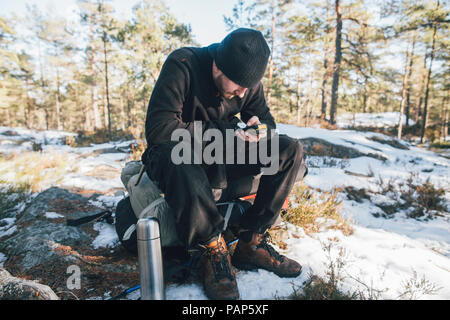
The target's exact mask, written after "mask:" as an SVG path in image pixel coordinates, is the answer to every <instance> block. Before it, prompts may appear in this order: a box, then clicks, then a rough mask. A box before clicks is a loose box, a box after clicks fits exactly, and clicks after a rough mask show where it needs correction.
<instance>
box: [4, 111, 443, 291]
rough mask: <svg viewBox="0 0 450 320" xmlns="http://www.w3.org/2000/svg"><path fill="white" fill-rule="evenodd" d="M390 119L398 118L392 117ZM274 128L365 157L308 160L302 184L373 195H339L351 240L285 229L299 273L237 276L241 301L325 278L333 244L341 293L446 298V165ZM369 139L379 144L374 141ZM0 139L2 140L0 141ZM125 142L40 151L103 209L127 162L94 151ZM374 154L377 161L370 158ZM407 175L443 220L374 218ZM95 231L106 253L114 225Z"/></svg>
mask: <svg viewBox="0 0 450 320" xmlns="http://www.w3.org/2000/svg"><path fill="white" fill-rule="evenodd" d="M391 118H392V119H398V117H396V116H395V115H393V116H392V117H391ZM375 119H378V118H375ZM388 119H389V117H388ZM378 120H379V119H378ZM378 120H377V121H378ZM395 121H397V120H395ZM395 121H394V123H395ZM278 128H279V131H280V133H285V134H288V135H290V136H292V137H296V138H308V137H314V138H320V139H323V140H326V141H328V142H330V143H333V144H338V145H342V146H346V147H351V148H354V149H357V150H358V151H359V152H361V153H362V154H364V155H365V156H361V157H358V158H353V159H336V158H334V159H333V158H329V157H316V156H309V157H308V158H307V162H308V167H309V174H308V176H307V177H306V178H305V180H304V182H305V183H306V184H307V185H308V186H310V187H312V188H316V189H320V190H321V191H329V190H332V189H334V188H337V187H346V186H351V187H354V188H364V189H366V190H370V191H371V192H373V194H374V196H373V197H372V198H371V200H370V201H369V200H367V199H366V200H363V201H362V202H356V201H353V200H349V199H347V198H346V197H345V195H343V196H342V200H343V204H342V210H341V214H342V215H343V216H344V217H345V218H348V219H350V220H351V221H352V226H353V229H354V233H353V234H352V235H350V236H344V235H343V234H342V233H341V232H340V231H336V230H326V229H324V230H322V231H321V232H319V233H315V234H312V235H306V234H305V233H304V232H303V230H302V229H301V228H300V227H297V226H294V225H291V224H285V226H286V228H287V230H288V235H289V237H288V238H287V239H285V240H283V241H285V242H286V244H287V249H286V250H281V249H280V252H281V253H283V254H285V255H287V256H289V257H290V258H293V259H296V260H298V261H299V262H300V263H301V264H302V265H303V270H304V271H303V272H302V274H301V275H300V276H298V277H297V278H294V279H282V278H279V277H278V276H276V275H274V274H272V273H270V272H266V271H264V270H259V271H240V272H238V274H237V282H238V286H239V291H240V294H241V298H242V299H255V300H260V299H273V298H284V297H287V296H289V295H290V294H291V293H292V292H293V288H297V289H298V288H300V287H301V286H302V285H304V283H305V281H306V280H307V279H308V277H309V275H310V274H315V275H318V276H322V277H325V276H326V272H327V263H328V262H329V259H330V257H329V256H328V255H327V251H326V250H325V248H326V245H327V244H329V243H331V244H332V246H331V251H330V254H331V255H332V257H334V258H337V256H338V252H339V251H340V250H343V251H342V252H344V253H345V254H344V257H345V261H346V266H345V269H344V271H345V274H344V276H345V280H344V281H343V284H342V290H343V291H350V292H355V290H356V289H359V290H360V291H367V288H371V289H373V290H375V291H376V292H378V291H379V292H381V293H380V298H383V299H398V298H405V297H400V293H401V292H403V291H404V289H405V286H406V285H407V284H408V283H412V282H414V281H415V283H418V282H420V280H423V281H425V280H426V281H429V282H430V283H433V284H435V285H436V286H437V287H440V290H439V291H438V292H437V293H436V294H435V295H418V296H414V298H419V299H420V298H422V299H427V298H431V299H450V221H449V219H450V218H449V215H448V211H449V209H450V206H449V204H450V180H449V177H450V170H449V168H450V160H449V159H447V158H444V157H442V156H440V155H438V154H436V153H434V152H431V151H428V150H425V149H421V148H418V147H415V146H413V145H411V144H408V143H405V142H402V144H403V145H404V146H406V147H407V148H409V150H407V149H399V148H396V147H393V146H391V145H388V144H386V143H381V142H380V139H381V140H392V138H390V137H387V136H385V135H382V134H377V133H371V132H357V131H352V130H336V131H330V130H325V129H312V128H299V127H295V126H292V125H283V124H280V125H279V126H278ZM8 130H15V131H16V132H17V133H19V134H21V132H22V131H21V130H19V129H15V128H14V129H11V128H0V135H1V134H2V132H5V131H8ZM65 134H66V133H62V134H61V135H62V136H63V135H65ZM29 135H31V134H30V133H27V132H25V133H24V134H23V136H22V137H24V136H29ZM43 135H45V136H46V137H48V140H47V141H50V138H49V137H50V136H52V137H60V135H58V134H56V133H52V135H50V133H47V132H46V133H45V134H43ZM19 136H20V135H19ZM33 137H34V139H36V140H43V138H42V137H40V136H39V134H37V133H34V136H33ZM374 137H375V138H377V139H378V140H374V139H372V138H374ZM1 138H2V136H0V142H1ZM8 138H10V137H9V136H8ZM16 138H17V137H16ZM17 139H18V138H17ZM18 140H19V139H18ZM24 140H25V139H24ZM53 141H56V140H53ZM23 143H26V141H24V142H23ZM127 143H128V142H111V143H107V144H102V145H93V146H91V147H87V148H71V147H69V146H65V145H60V144H56V143H55V144H49V145H46V146H45V147H44V152H63V153H68V154H70V155H71V156H73V157H75V160H76V163H77V169H76V170H72V172H70V173H68V174H66V175H65V176H64V179H62V181H61V182H60V185H61V186H64V187H78V188H83V189H90V190H91V189H92V190H99V191H102V192H103V193H104V195H102V196H101V197H98V198H96V199H95V200H92V201H93V203H94V204H96V205H100V206H102V207H104V208H112V207H114V206H115V205H116V204H117V202H118V201H120V199H121V198H122V195H120V194H118V193H117V190H118V189H122V190H124V188H123V186H122V184H121V181H120V170H121V168H123V167H124V165H125V163H126V161H127V160H128V159H129V154H127V153H124V152H115V153H96V152H95V151H98V150H102V149H113V148H116V149H117V148H118V147H119V146H124V145H126V144H127ZM2 146H3V144H0V152H4V149H3V147H2ZM25 149H26V148H25ZM12 150H14V151H19V152H21V151H22V150H24V147H23V146H22V145H21V144H17V145H15V147H14V148H8V152H11V151H12ZM374 155H375V156H376V157H377V158H374ZM382 159H385V160H382ZM99 168H102V170H103V171H105V170H106V171H107V172H108V174H106V175H105V174H103V175H98V174H95V172H98V171H102V170H100V169H99ZM105 168H107V169H105ZM0 169H1V168H0ZM93 172H94V174H93ZM412 173H413V174H415V176H414V177H415V179H417V180H418V181H420V182H425V181H426V180H427V179H429V181H431V182H432V183H433V184H435V185H436V186H437V187H442V188H444V189H445V191H446V192H445V198H446V201H447V203H446V206H447V213H446V215H444V216H442V217H437V218H435V219H432V220H425V219H420V220H419V219H411V218H408V217H407V215H406V212H399V213H397V214H395V216H394V217H393V218H390V219H386V218H383V217H375V215H376V214H377V213H380V210H381V209H380V208H379V207H378V206H377V205H376V204H377V203H389V201H391V198H389V197H388V195H386V194H377V192H379V191H380V184H379V181H380V179H381V180H383V181H389V180H391V181H394V182H395V183H399V182H401V181H403V182H404V181H406V180H407V179H408V178H410V177H411V174H412ZM355 174H356V175H355ZM4 176H7V173H6V172H1V171H0V179H2V178H3V177H4ZM374 214H375V215H374ZM47 215H48V216H47V218H54V217H56V216H54V215H53V214H52V213H47ZM0 222H2V224H0V225H4V226H7V227H8V228H6V229H5V228H0V232H2V233H3V234H4V233H5V232H10V230H11V229H12V228H13V227H14V222H15V221H0ZM95 229H96V230H97V231H99V235H98V237H97V238H96V239H95V240H94V242H93V244H92V245H93V247H94V248H99V247H106V248H111V247H114V246H117V245H119V242H118V239H117V235H116V234H115V231H114V228H113V227H112V226H110V225H108V224H106V223H103V222H97V223H96V224H95ZM5 259H6V258H5V257H4V255H3V254H0V265H1V264H2V261H4V260H5ZM366 286H367V287H366ZM367 292H368V291H367ZM134 294H135V293H134ZM166 295H167V298H168V299H206V296H205V295H204V293H203V290H202V288H201V286H199V285H197V284H184V285H169V286H168V287H167V291H166ZM129 298H130V299H134V298H137V296H136V294H135V295H134V296H133V295H132V294H131V295H129Z"/></svg>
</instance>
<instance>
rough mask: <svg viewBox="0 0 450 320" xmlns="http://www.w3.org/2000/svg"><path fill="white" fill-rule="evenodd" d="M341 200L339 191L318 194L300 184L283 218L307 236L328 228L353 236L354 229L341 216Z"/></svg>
mask: <svg viewBox="0 0 450 320" xmlns="http://www.w3.org/2000/svg"><path fill="white" fill-rule="evenodd" d="M339 198H340V192H338V190H334V191H332V192H324V193H320V194H317V193H315V192H313V190H311V189H310V188H308V187H307V186H306V185H304V184H298V185H296V186H294V189H293V191H292V193H291V203H290V206H289V208H288V209H287V210H286V211H285V212H284V213H283V214H282V218H283V220H285V221H287V222H289V223H292V224H294V225H298V226H301V227H302V228H303V230H304V231H305V233H307V234H310V233H315V232H319V231H321V228H322V227H325V226H326V227H327V228H330V229H337V230H341V231H342V233H343V234H345V235H351V234H352V233H353V229H352V227H351V225H350V223H349V221H347V220H346V219H344V218H343V217H342V216H341V215H340V211H341V206H342V200H340V199H339Z"/></svg>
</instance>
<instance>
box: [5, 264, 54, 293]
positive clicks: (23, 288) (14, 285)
mask: <svg viewBox="0 0 450 320" xmlns="http://www.w3.org/2000/svg"><path fill="white" fill-rule="evenodd" d="M0 300H59V297H58V296H57V295H56V294H55V292H54V291H53V290H52V289H51V288H50V287H49V286H46V285H43V284H40V283H38V282H36V281H31V280H25V279H19V278H16V277H13V276H12V275H11V274H10V273H9V272H8V271H6V270H5V269H2V268H0Z"/></svg>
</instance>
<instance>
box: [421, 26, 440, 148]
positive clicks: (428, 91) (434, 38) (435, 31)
mask: <svg viewBox="0 0 450 320" xmlns="http://www.w3.org/2000/svg"><path fill="white" fill-rule="evenodd" d="M436 33H437V25H436V24H434V27H433V42H432V44H431V53H430V67H429V68H428V74H427V84H426V87H425V101H424V106H423V119H422V131H421V133H420V143H423V138H424V136H425V129H426V127H427V117H428V96H429V93H430V83H431V69H432V67H433V60H434V50H435V44H436Z"/></svg>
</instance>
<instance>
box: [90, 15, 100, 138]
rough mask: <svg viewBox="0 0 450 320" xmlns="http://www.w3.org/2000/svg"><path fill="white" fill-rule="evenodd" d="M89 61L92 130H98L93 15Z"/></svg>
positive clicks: (92, 17)
mask: <svg viewBox="0 0 450 320" xmlns="http://www.w3.org/2000/svg"><path fill="white" fill-rule="evenodd" d="M90 28H91V46H92V47H91V59H90V68H91V70H90V71H91V76H92V83H91V102H92V110H93V113H94V129H100V128H101V127H102V119H101V118H100V112H99V110H98V104H97V83H96V81H95V69H94V65H95V49H94V15H91V25H90Z"/></svg>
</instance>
